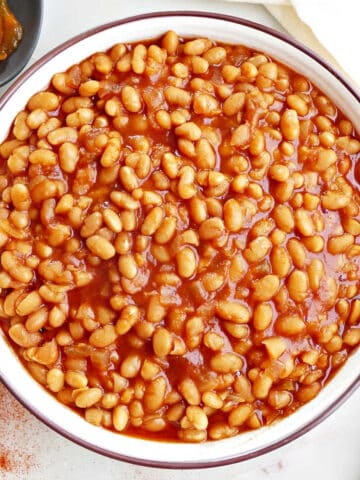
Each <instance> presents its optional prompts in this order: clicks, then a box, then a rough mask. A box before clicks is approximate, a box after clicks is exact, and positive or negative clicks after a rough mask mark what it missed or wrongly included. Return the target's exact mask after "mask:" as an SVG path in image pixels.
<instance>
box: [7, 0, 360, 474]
mask: <svg viewBox="0 0 360 480" xmlns="http://www.w3.org/2000/svg"><path fill="white" fill-rule="evenodd" d="M44 4H45V12H44V22H43V28H42V32H41V36H40V40H39V43H38V46H37V48H36V50H35V52H34V56H33V58H34V59H38V58H40V57H41V56H42V55H43V54H44V53H46V52H47V51H49V50H50V49H51V48H53V47H55V46H56V45H58V44H59V43H62V42H63V41H65V40H67V39H68V38H70V37H72V36H73V35H76V34H78V33H80V32H81V31H84V30H87V29H89V28H91V27H94V26H96V25H100V24H102V23H107V22H110V21H113V20H116V19H118V18H124V17H127V16H131V15H137V14H140V13H144V12H150V11H154V10H155V11H156V10H176V9H181V10H204V11H214V12H222V13H227V14H230V15H237V16H242V17H246V18H249V19H251V20H254V21H257V22H259V23H264V24H266V25H269V26H272V27H275V28H278V29H280V27H279V25H278V24H277V23H276V22H275V21H274V19H273V18H272V17H271V16H270V15H269V13H268V12H267V11H266V10H265V8H263V7H262V6H259V5H250V4H239V3H230V2H229V3H228V2H223V1H217V0H182V1H181V2H176V1H174V0H152V1H151V2H150V1H149V0H126V1H125V0H102V1H100V0H62V1H59V0H44ZM344 28H346V26H344ZM338 34H340V32H338ZM2 91H4V89H1V90H0V93H1V92H2ZM4 410H6V411H7V412H8V415H4ZM9 451H10V453H9ZM2 454H9V456H8V458H9V461H10V462H11V463H12V464H13V468H10V467H11V466H9V469H8V470H9V471H4V470H1V465H2V464H3V463H2ZM219 477H221V478H224V479H228V480H289V479H291V480H304V479H308V480H315V479H316V480H322V479H326V480H360V390H358V391H357V392H356V393H355V394H353V395H352V397H351V398H350V399H349V400H348V401H347V402H345V403H344V404H343V405H342V406H341V407H340V408H339V409H338V410H337V411H336V412H335V413H334V414H333V415H331V416H330V417H329V418H328V419H327V420H325V421H324V422H323V423H322V424H320V425H319V426H318V427H316V428H315V429H313V430H312V431H311V432H309V433H307V434H306V435H304V436H303V437H301V438H299V439H298V440H296V441H294V442H292V443H291V444H289V445H287V446H285V447H283V448H281V449H278V450H276V451H274V452H272V453H270V454H267V455H265V456H262V457H260V458H258V459H255V460H251V461H248V462H245V463H241V464H236V465H232V466H228V467H222V468H215V469H208V470H189V471H186V472H185V471H181V470H180V471H179V470H177V471H176V470H159V469H150V468H144V467H138V466H133V465H129V464H126V463H122V462H118V461H115V460H111V459H108V458H105V457H102V456H100V455H97V454H95V453H92V452H90V451H88V450H86V449H84V448H82V447H79V446H77V445H75V444H73V443H71V442H70V441H68V440H66V439H64V438H62V437H61V436H60V435H58V434H57V433H54V432H53V431H52V430H50V429H49V428H47V427H46V426H45V425H43V424H42V423H40V422H39V421H38V420H37V419H35V418H34V417H33V416H32V415H30V414H29V413H28V412H27V411H25V410H24V409H23V408H22V407H21V406H20V405H18V404H17V402H16V401H15V400H13V399H12V397H11V396H10V394H9V393H7V392H6V391H5V389H4V388H3V387H1V385H0V480H14V479H21V480H65V479H71V480H72V479H78V480H83V479H86V480H98V479H99V480H100V479H101V480H107V479H113V478H114V479H119V480H120V479H126V480H127V479H134V480H180V479H183V478H186V479H187V480H200V478H201V479H202V480H216V479H217V478H219Z"/></svg>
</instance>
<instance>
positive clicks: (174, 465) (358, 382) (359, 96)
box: [0, 10, 360, 469]
mask: <svg viewBox="0 0 360 480" xmlns="http://www.w3.org/2000/svg"><path fill="white" fill-rule="evenodd" d="M174 16H176V17H179V16H180V17H189V16H192V17H202V18H212V19H216V20H223V21H227V22H231V23H236V24H239V25H243V26H245V27H250V28H253V29H255V30H259V31H261V32H264V33H266V34H268V35H271V36H273V37H276V38H278V39H279V40H282V41H283V42H285V43H288V44H290V45H292V46H293V47H295V48H296V49H298V50H300V51H301V52H303V53H305V54H306V55H308V56H309V57H311V58H312V59H313V60H315V61H316V62H317V63H319V64H320V65H321V66H322V67H324V68H325V69H326V70H328V71H329V72H330V73H331V74H332V75H333V76H334V77H335V78H337V79H338V80H339V81H340V82H341V83H342V84H343V85H344V87H345V88H346V89H347V90H348V91H349V92H350V93H351V94H352V95H353V96H354V97H355V99H356V100H357V101H358V102H360V92H359V91H357V90H356V89H355V87H354V86H352V85H351V83H350V82H349V81H348V80H347V79H346V78H345V77H344V75H343V74H342V73H339V72H338V71H337V70H336V68H335V67H333V66H332V65H331V64H330V63H329V62H328V61H326V60H324V59H322V58H321V57H320V56H319V55H318V54H317V53H315V52H314V51H313V50H311V49H310V48H308V47H306V46H305V45H303V44H302V43H300V42H298V41H296V40H294V39H292V38H290V37H289V36H288V35H286V34H283V33H282V32H279V31H277V30H274V29H273V28H270V27H267V26H265V25H262V24H259V23H256V22H253V21H251V20H247V19H244V18H241V17H235V16H232V15H223V14H220V13H212V12H200V11H176V10H174V11H164V12H154V13H145V14H141V15H136V16H131V17H127V18H124V19H120V20H115V21H113V22H110V23H106V24H104V25H100V26H98V27H95V28H92V29H90V30H87V31H85V32H84V33H81V34H80V35H77V36H75V37H73V38H71V39H69V40H67V41H66V42H64V43H62V44H61V45H59V46H58V47H56V48H54V49H52V50H51V51H50V52H48V53H47V54H45V55H44V56H43V57H42V58H40V59H39V60H38V61H36V62H35V63H34V64H33V65H32V66H31V67H30V68H28V69H27V70H26V71H25V72H24V73H22V74H21V75H20V76H19V77H18V78H17V80H16V81H15V82H14V83H13V84H12V85H11V86H10V87H9V89H8V90H7V91H6V92H5V93H4V94H3V95H2V97H1V98H0V109H1V108H2V107H3V106H4V105H6V103H7V102H8V101H9V100H10V98H11V97H12V95H13V94H14V93H15V92H16V91H17V90H18V88H19V87H20V86H21V85H22V84H23V83H24V82H25V81H26V80H27V79H28V78H29V77H30V76H31V75H32V74H33V73H34V72H36V70H37V69H38V68H40V67H41V66H43V65H44V64H45V63H47V62H48V61H49V60H51V59H52V58H53V57H55V56H56V55H58V54H59V53H61V52H63V51H64V50H66V49H67V48H69V47H71V46H72V45H74V44H76V43H77V42H79V41H81V40H84V39H86V38H88V37H89V36H92V35H94V34H97V33H100V32H102V31H104V30H108V29H110V28H113V27H116V26H120V25H124V24H128V23H133V22H136V21H139V20H146V19H151V18H162V17H174ZM0 380H1V381H2V382H3V383H4V385H5V386H6V387H7V388H8V390H9V391H10V392H11V393H12V395H13V396H14V397H15V398H16V399H17V400H18V401H19V402H20V403H21V404H22V405H23V406H24V407H25V408H26V409H27V410H29V411H30V413H32V414H33V415H34V416H35V417H36V418H38V419H39V420H40V421H41V422H43V423H44V424H45V425H47V426H48V427H50V428H51V429H52V430H54V431H55V432H57V433H59V434H60V435H62V436H63V437H65V438H67V439H68V440H71V441H73V442H74V443H76V444H78V445H80V446H82V447H85V448H87V449H89V450H92V451H93V452H95V453H98V454H101V455H104V456H106V457H110V458H113V459H115V460H121V461H125V462H128V463H131V464H134V465H140V466H145V467H154V468H165V469H195V468H196V469H200V468H210V467H221V466H225V465H230V464H233V463H237V462H243V461H246V460H250V459H253V458H256V457H259V456H261V455H264V454H266V453H269V452H272V451H273V450H275V449H277V448H280V447H282V446H284V445H286V444H288V443H290V442H292V441H293V440H296V439H297V438H298V437H300V436H302V435H304V434H305V433H307V432H308V431H309V430H311V429H312V428H314V427H315V426H317V425H318V424H319V423H321V422H322V421H323V420H325V419H326V418H327V417H328V416H329V415H331V414H332V413H333V412H334V411H335V410H336V409H337V408H338V407H339V406H340V405H342V404H343V403H344V402H345V401H346V400H347V399H348V398H349V396H350V395H351V394H352V393H353V392H354V391H355V390H356V389H357V388H358V387H359V386H360V374H359V375H358V377H357V378H356V379H355V381H354V382H353V383H352V384H351V385H350V386H349V387H348V388H347V389H346V390H345V392H343V393H342V394H341V395H340V397H338V398H336V399H335V400H334V401H333V402H332V404H331V405H330V406H329V407H328V408H327V409H326V410H325V411H324V412H322V413H320V414H319V415H318V416H317V417H315V418H314V419H312V420H311V421H309V422H308V423H307V424H306V425H304V426H303V427H302V428H300V429H299V430H297V431H296V432H294V433H292V434H290V435H288V436H286V437H285V438H282V439H281V440H278V441H275V442H273V443H271V444H269V445H266V446H264V447H262V448H260V449H258V450H256V451H253V452H247V453H244V454H240V455H239V456H233V457H231V458H223V459H220V460H214V461H207V462H187V463H182V462H171V461H169V462H162V461H156V460H155V461H152V460H144V459H141V458H134V457H128V456H126V455H122V454H119V453H115V452H111V451H108V450H106V449H104V448H101V447H98V446H96V445H93V444H92V443H89V442H87V441H86V440H82V439H80V438H78V437H77V436H76V435H75V434H72V433H70V432H68V431H66V430H64V429H63V428H62V427H61V426H60V425H59V424H57V423H55V422H53V421H51V420H49V419H48V418H47V417H46V415H45V414H44V413H43V412H42V411H40V410H39V409H38V408H37V407H34V406H33V405H31V403H30V401H28V400H27V399H24V398H22V396H21V394H19V395H18V394H16V393H15V392H14V391H13V389H12V388H11V387H10V385H9V384H8V382H7V380H6V378H4V376H3V375H1V374H0ZM267 428H271V426H269V427H267ZM122 439H123V440H125V439H126V435H123V436H122ZM158 444H159V446H161V445H166V442H161V441H160V442H158ZM179 445H181V443H179Z"/></svg>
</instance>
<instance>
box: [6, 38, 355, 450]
mask: <svg viewBox="0 0 360 480" xmlns="http://www.w3.org/2000/svg"><path fill="white" fill-rule="evenodd" d="M0 155H1V160H2V162H1V165H0V191H1V201H0V216H1V221H0V261H1V271H0V292H1V295H0V325H1V328H2V329H3V331H4V332H5V334H6V335H7V336H8V338H9V340H10V341H11V344H12V345H13V346H14V347H15V349H16V352H17V354H18V355H19V358H20V359H21V360H22V361H23V363H24V365H25V366H26V367H27V368H28V369H29V371H30V372H31V373H32V375H33V376H34V377H35V378H36V380H37V381H38V382H40V383H41V384H42V385H43V386H44V387H45V388H46V389H47V390H49V392H51V393H52V394H53V395H55V396H56V398H57V399H58V400H59V401H60V402H62V403H64V404H66V405H68V406H70V407H71V408H73V409H74V410H76V411H77V412H78V413H80V414H81V415H83V416H84V418H85V419H86V420H87V421H88V422H90V423H92V424H94V425H97V426H102V427H104V428H108V429H113V430H114V431H116V432H123V433H127V434H131V435H138V436H144V437H149V438H153V439H171V440H175V439H179V440H181V441H184V442H203V441H205V440H207V439H209V440H216V439H222V438H226V437H229V436H233V435H235V434H238V433H239V432H242V431H245V430H249V429H256V428H259V427H261V426H265V425H269V424H271V423H272V422H273V421H274V420H275V419H278V418H281V417H284V416H287V415H289V414H290V413H292V412H293V411H294V410H296V409H297V408H299V407H301V405H303V404H304V403H306V402H308V401H310V400H311V399H313V398H314V397H315V396H316V395H317V394H318V392H319V391H320V390H321V388H322V387H323V386H324V384H325V383H326V382H327V380H328V379H329V377H330V376H331V375H332V374H333V373H334V372H335V371H336V370H337V369H338V368H339V367H340V366H341V365H342V364H343V363H344V361H345V360H346V359H347V357H348V355H349V354H350V353H351V351H352V350H353V349H355V348H356V347H357V346H358V344H359V342H360V325H359V319H360V298H359V259H360V241H359V236H360V214H359V206H360V197H359V188H358V184H359V181H360V170H359V165H360V163H359V162H360V160H359V158H360V141H359V137H358V136H357V134H356V132H355V130H354V127H353V125H352V123H351V122H350V121H349V120H348V119H346V118H345V117H344V116H343V114H342V113H341V111H340V110H339V109H338V108H337V107H336V106H335V105H334V104H333V103H332V102H331V100H330V99H329V98H327V97H326V96H325V95H324V94H323V93H321V92H319V90H318V89H317V88H316V86H314V85H312V84H311V82H309V81H308V80H307V79H305V78H304V77H302V76H301V75H299V74H297V73H296V72H294V71H291V70H290V69H288V68H287V67H285V66H284V65H281V64H280V63H278V62H276V61H275V60H273V59H272V58H270V57H269V56H268V55H266V54H263V53H259V52H256V51H253V50H251V49H249V48H246V47H243V46H230V45H222V44H216V43H215V42H213V41H211V40H209V39H207V38H197V39H191V40H184V39H182V38H179V37H178V36H177V34H176V33H175V32H168V33H166V34H165V35H164V36H163V37H162V38H160V39H159V40H157V41H151V42H143V43H139V44H136V45H127V44H117V45H115V46H114V47H112V48H111V49H109V50H108V51H106V52H102V53H96V54H94V55H92V56H91V57H89V58H88V59H86V60H84V61H83V62H80V63H79V64H77V65H73V66H72V67H71V68H69V69H68V70H67V71H65V72H60V73H58V74H56V75H54V77H53V78H52V81H51V84H50V85H49V87H48V89H47V90H46V91H44V92H39V93H36V94H35V95H33V96H32V97H31V98H30V99H29V101H28V103H27V105H26V107H25V108H24V109H23V110H22V111H21V112H20V113H19V114H18V115H17V116H16V118H15V120H14V122H13V124H12V127H11V130H10V133H9V136H8V138H7V139H6V140H5V141H4V142H3V143H2V145H1V146H0Z"/></svg>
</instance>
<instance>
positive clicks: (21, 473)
mask: <svg viewBox="0 0 360 480" xmlns="http://www.w3.org/2000/svg"><path fill="white" fill-rule="evenodd" d="M32 422H33V417H32V416H31V415H30V414H29V412H28V411H27V410H25V408H24V407H23V406H22V405H20V403H19V402H18V401H17V400H16V399H15V398H14V397H13V396H12V395H11V394H10V393H9V391H8V390H7V389H6V388H5V387H4V385H2V384H1V383H0V478H3V477H2V474H4V473H5V472H9V473H11V474H12V475H14V476H15V478H19V479H21V480H23V479H24V478H27V476H28V474H29V472H30V471H31V470H32V469H34V468H36V467H37V461H36V456H37V453H38V452H39V449H40V447H39V445H36V443H35V444H34V438H35V437H34V432H33V423H32Z"/></svg>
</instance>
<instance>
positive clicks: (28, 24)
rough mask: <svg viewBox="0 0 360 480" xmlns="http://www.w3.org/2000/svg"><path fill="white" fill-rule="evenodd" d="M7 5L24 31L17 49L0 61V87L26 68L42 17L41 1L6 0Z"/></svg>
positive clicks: (34, 45) (38, 32)
mask: <svg viewBox="0 0 360 480" xmlns="http://www.w3.org/2000/svg"><path fill="white" fill-rule="evenodd" d="M8 5H9V7H10V9H11V11H12V12H13V13H14V15H15V16H16V18H17V19H18V21H19V22H20V23H21V25H22V26H23V29H24V33H23V38H22V39H21V42H20V43H19V46H18V48H17V49H16V50H15V51H14V52H13V53H12V54H11V55H10V56H9V58H7V59H6V60H3V61H0V86H2V85H5V83H7V82H9V81H10V80H12V79H13V78H14V77H16V75H17V74H18V73H20V72H21V70H22V69H23V68H24V67H25V66H26V64H27V63H28V61H29V60H30V57H31V55H32V53H33V51H34V49H35V47H36V44H37V42H38V39H39V34H40V29H41V22H42V16H43V2H42V0H8Z"/></svg>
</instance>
